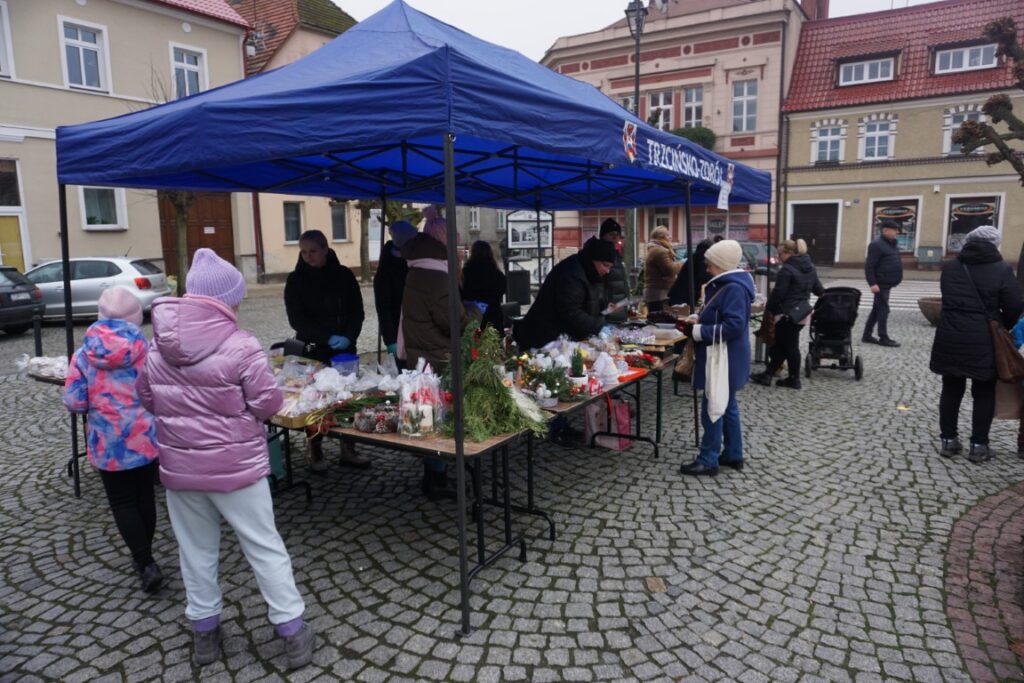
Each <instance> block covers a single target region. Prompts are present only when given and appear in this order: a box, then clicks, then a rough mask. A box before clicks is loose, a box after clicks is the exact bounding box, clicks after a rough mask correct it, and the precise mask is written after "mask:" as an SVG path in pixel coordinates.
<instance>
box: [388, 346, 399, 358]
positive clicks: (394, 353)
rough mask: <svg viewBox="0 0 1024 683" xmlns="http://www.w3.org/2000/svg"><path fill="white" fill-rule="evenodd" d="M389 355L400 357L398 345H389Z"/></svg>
mask: <svg viewBox="0 0 1024 683" xmlns="http://www.w3.org/2000/svg"><path fill="white" fill-rule="evenodd" d="M388 353H390V354H391V355H392V356H397V355H398V344H388Z"/></svg>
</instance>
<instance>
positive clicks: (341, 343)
mask: <svg viewBox="0 0 1024 683" xmlns="http://www.w3.org/2000/svg"><path fill="white" fill-rule="evenodd" d="M327 343H328V344H329V345H330V347H331V348H332V349H334V350H335V351H344V350H345V349H347V348H348V347H349V345H350V344H351V343H352V342H350V341H349V340H348V337H342V336H341V335H340V334H334V335H331V338H330V339H328V340H327Z"/></svg>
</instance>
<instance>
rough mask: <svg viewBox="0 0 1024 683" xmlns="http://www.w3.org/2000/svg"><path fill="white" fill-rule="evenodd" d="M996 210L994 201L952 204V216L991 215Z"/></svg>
mask: <svg viewBox="0 0 1024 683" xmlns="http://www.w3.org/2000/svg"><path fill="white" fill-rule="evenodd" d="M995 212H996V205H995V204H994V203H992V204H987V203H980V202H979V203H977V204H960V205H957V204H953V212H952V213H953V215H954V216H992V215H994V214H995Z"/></svg>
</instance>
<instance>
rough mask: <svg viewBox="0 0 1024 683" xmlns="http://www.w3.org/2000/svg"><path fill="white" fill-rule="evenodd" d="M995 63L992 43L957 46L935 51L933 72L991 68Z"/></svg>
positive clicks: (947, 72) (994, 48)
mask: <svg viewBox="0 0 1024 683" xmlns="http://www.w3.org/2000/svg"><path fill="white" fill-rule="evenodd" d="M997 65H998V60H997V59H996V46H995V45H994V44H992V45H974V46H971V47H958V48H953V49H951V50H939V51H938V52H936V53H935V73H937V74H950V73H956V72H958V71H976V70H978V69H991V68H992V67H994V66H997Z"/></svg>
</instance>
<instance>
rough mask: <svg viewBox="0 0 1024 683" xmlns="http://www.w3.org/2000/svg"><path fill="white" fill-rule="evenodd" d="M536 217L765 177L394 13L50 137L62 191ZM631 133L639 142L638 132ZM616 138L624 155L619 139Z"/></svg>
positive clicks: (699, 192) (527, 67)
mask: <svg viewBox="0 0 1024 683" xmlns="http://www.w3.org/2000/svg"><path fill="white" fill-rule="evenodd" d="M449 133H450V134H452V135H454V136H455V142H454V147H455V151H456V156H455V162H456V166H457V175H456V184H457V202H458V203H459V204H463V205H478V206H494V207H506V208H518V207H530V208H533V207H535V206H537V205H538V204H539V205H540V206H543V207H544V208H547V209H560V208H563V209H567V208H586V207H622V206H643V205H646V206H657V205H668V204H679V203H681V184H680V181H682V180H689V181H691V182H692V186H691V192H692V197H693V202H694V203H715V202H716V201H717V198H718V193H719V186H720V184H721V183H722V181H723V180H724V179H725V178H727V177H728V176H729V175H733V176H734V182H733V187H732V193H731V199H730V201H731V202H733V203H744V204H746V203H767V202H769V201H770V199H771V178H770V175H769V174H768V173H766V172H764V171H759V170H755V169H751V168H749V167H746V166H743V165H742V164H739V163H735V164H734V163H733V162H730V161H729V160H728V159H725V158H723V157H720V156H718V155H716V154H714V153H712V152H709V151H707V150H705V149H703V148H701V147H699V146H697V145H695V144H693V143H691V142H690V141H688V140H685V139H683V138H680V137H678V136H675V135H672V134H671V133H667V132H664V131H660V130H657V129H655V128H653V127H651V126H649V125H647V124H646V123H643V122H642V121H640V120H639V119H637V118H636V117H634V116H633V115H632V114H630V113H629V112H627V111H626V110H625V109H623V108H622V107H620V106H619V105H618V104H616V103H615V102H613V101H612V100H611V99H609V98H608V97H606V96H605V95H604V94H602V93H601V92H600V91H598V90H597V89H596V88H594V87H593V86H591V85H589V84H586V83H582V82H580V81H576V80H573V79H571V78H569V77H566V76H563V75H561V74H557V73H555V72H553V71H551V70H550V69H548V68H547V67H544V66H542V65H539V64H537V63H535V62H533V61H531V60H529V59H527V58H526V57H524V56H522V55H520V54H519V53H517V52H514V51H512V50H509V49H506V48H502V47H498V46H496V45H493V44H490V43H487V42H484V41H482V40H479V39H477V38H474V37H473V36H471V35H468V34H466V33H464V32H462V31H460V30H458V29H456V28H453V27H451V26H449V25H447V24H444V23H442V22H440V21H437V20H436V19H434V18H432V17H430V16H427V15H425V14H423V13H421V12H418V11H416V10H415V9H413V8H412V7H410V6H409V5H407V4H406V3H405V2H404V1H403V0H395V1H394V2H393V3H391V4H390V5H388V6H387V7H385V8H384V9H382V10H381V11H380V12H378V13H376V14H374V15H373V16H372V17H370V18H368V19H366V20H365V21H363V22H361V23H359V24H358V25H356V26H355V27H354V28H352V29H350V30H348V31H346V32H345V33H344V34H342V35H341V36H339V37H338V38H336V39H335V40H333V41H332V42H331V43H328V44H327V45H325V46H324V47H322V48H321V49H319V50H317V51H316V52H313V53H312V54H310V55H308V56H307V57H305V58H303V59H301V60H299V61H297V62H294V63H292V64H289V65H288V66H285V67H282V68H280V69H277V70H275V71H271V72H268V73H265V74H262V75H259V76H255V77H252V78H248V79H245V80H242V81H238V82H235V83H232V84H230V85H226V86H223V87H221V88H217V89H214V90H209V91H207V92H203V93H200V94H198V95H195V96H193V97H189V98H185V99H181V100H176V101H174V102H169V103H166V104H163V105H161V106H158V107H153V108H151V109H147V110H144V111H139V112H134V113H131V114H127V115H124V116H121V117H118V118H114V119H107V120H103V121H95V122H92V123H87V124H81V125H76V126H63V127H60V128H58V129H57V168H58V177H59V180H60V182H62V183H66V184H76V185H102V186H114V187H139V188H152V189H179V190H197V191H206V190H209V191H215V190H216V191H237V192H249V191H262V192H280V193H283V194H308V195H321V196H334V197H340V198H346V199H350V198H351V199H356V198H372V199H379V198H380V197H381V196H386V197H387V198H388V199H404V200H408V201H423V202H434V203H440V202H442V201H443V200H444V186H443V153H442V150H443V142H444V136H445V135H446V134H449ZM634 135H635V137H634ZM627 141H628V142H631V143H632V144H631V145H627Z"/></svg>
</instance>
